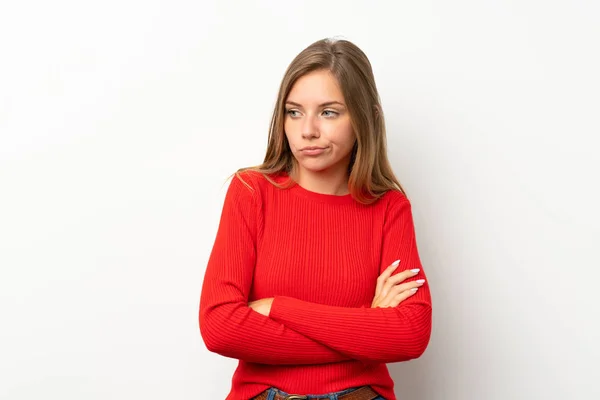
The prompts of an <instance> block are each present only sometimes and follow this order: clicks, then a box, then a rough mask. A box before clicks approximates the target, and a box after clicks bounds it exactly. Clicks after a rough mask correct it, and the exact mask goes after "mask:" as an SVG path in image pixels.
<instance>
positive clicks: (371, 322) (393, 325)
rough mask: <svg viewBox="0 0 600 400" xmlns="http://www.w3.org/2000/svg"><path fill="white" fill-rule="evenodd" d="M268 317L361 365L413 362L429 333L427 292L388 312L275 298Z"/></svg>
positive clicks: (424, 344)
mask: <svg viewBox="0 0 600 400" xmlns="http://www.w3.org/2000/svg"><path fill="white" fill-rule="evenodd" d="M423 292H425V291H423ZM270 318H271V319H273V320H274V321H276V322H280V323H282V324H284V325H285V326H286V327H288V328H291V329H293V330H294V331H296V332H298V333H300V334H302V335H304V336H306V337H308V338H310V339H313V340H315V341H317V342H319V343H321V344H322V345H324V346H327V347H330V348H332V349H334V350H336V351H338V352H340V353H342V354H345V355H346V356H348V357H351V358H353V359H358V360H361V361H363V362H386V363H389V362H398V361H406V360H410V359H414V358H417V357H419V356H420V355H421V354H422V353H423V352H424V351H425V348H426V347H427V344H428V342H429V338H430V334H431V303H430V300H429V294H428V293H427V294H425V293H424V294H422V295H421V298H420V299H416V300H413V301H412V302H411V303H410V304H404V305H403V304H400V305H399V306H397V307H390V308H346V307H337V306H328V305H323V304H316V303H311V302H306V301H302V300H298V299H295V298H291V297H285V296H279V297H275V299H274V301H273V304H272V307H271V313H270Z"/></svg>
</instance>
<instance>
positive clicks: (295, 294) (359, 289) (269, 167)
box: [199, 39, 432, 400]
mask: <svg viewBox="0 0 600 400" xmlns="http://www.w3.org/2000/svg"><path fill="white" fill-rule="evenodd" d="M431 313H432V312H431V297H430V292H429V286H428V285H427V284H426V282H425V273H424V271H423V268H422V266H421V262H420V259H419V255H418V251H417V244H416V240H415V229H414V226H413V218H412V213H411V203H410V201H409V199H408V198H407V196H406V195H405V192H404V190H403V188H402V187H401V185H400V184H399V183H398V180H397V179H396V177H395V176H394V174H393V172H392V169H391V167H390V164H389V162H388V158H387V154H386V138H385V124H384V118H383V112H382V109H381V104H380V100H379V94H378V92H377V88H376V86H375V80H374V77H373V72H372V69H371V65H370V63H369V60H368V59H367V57H366V56H365V54H364V53H363V52H362V51H361V50H360V49H359V48H358V47H357V46H356V45H354V44H353V43H351V42H349V41H345V40H339V41H334V40H328V39H325V40H320V41H317V42H315V43H313V44H312V45H310V46H309V47H307V48H306V49H305V50H303V51H302V52H301V53H300V54H298V56H296V58H295V59H294V60H293V61H292V63H291V64H290V66H289V67H288V69H287V71H286V73H285V76H284V78H283V81H282V83H281V87H280V90H279V95H278V98H277V103H276V105H275V111H274V113H273V118H272V121H271V127H270V132H269V140H268V148H267V154H266V156H265V159H264V162H263V163H262V164H261V165H259V166H257V167H251V168H244V169H241V170H239V171H238V172H237V173H236V174H235V176H234V177H233V179H232V181H231V183H230V185H229V188H228V190H227V194H226V196H225V202H224V206H223V211H222V214H221V220H220V224H219V228H218V232H217V235H216V239H215V243H214V246H213V249H212V252H211V255H210V258H209V261H208V266H207V268H206V274H205V277H204V282H203V285H202V294H201V298H200V314H199V322H200V332H201V335H202V338H203V340H204V342H205V344H206V346H207V348H208V349H209V350H210V351H212V352H216V353H218V354H221V355H223V356H226V357H231V358H236V359H238V360H239V364H238V367H237V369H236V371H235V373H234V375H233V379H232V387H231V390H230V392H229V395H228V396H227V399H235V400H247V399H261V400H281V399H288V400H291V399H331V400H336V399H337V400H371V399H389V400H393V399H395V395H394V383H393V381H392V379H391V377H390V375H389V373H388V369H387V366H386V363H392V362H399V361H405V360H410V359H414V358H417V357H419V356H420V355H421V354H422V353H423V352H424V351H425V348H426V347H427V344H428V342H429V337H430V333H431Z"/></svg>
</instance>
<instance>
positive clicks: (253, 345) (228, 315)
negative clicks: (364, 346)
mask: <svg viewBox="0 0 600 400" xmlns="http://www.w3.org/2000/svg"><path fill="white" fill-rule="evenodd" d="M247 180H248V179H246V176H244V181H247ZM257 190H258V189H252V190H251V189H249V188H248V187H247V186H245V185H244V183H243V182H242V181H241V180H240V179H239V178H238V177H237V176H234V178H233V179H232V181H231V184H230V185H229V188H228V190H227V194H226V195H225V201H224V205H223V210H222V214H221V219H220V222H219V228H218V231H217V235H216V239H215V242H214V245H213V248H212V251H211V254H210V257H209V261H208V265H207V267H206V272H205V275H204V281H203V283H202V292H201V295H200V309H199V326H200V333H201V336H202V339H203V340H204V343H205V345H206V347H207V348H208V350H209V351H211V352H215V353H218V354H221V355H223V356H225V357H230V358H236V359H240V360H245V361H249V362H257V363H262V364H319V363H331V362H338V361H343V360H348V359H349V357H347V356H344V355H342V354H340V353H339V352H337V351H335V350H333V349H330V348H329V347H327V346H326V345H323V344H320V343H317V342H316V341H314V340H312V339H309V338H307V337H305V336H304V335H302V334H300V333H298V332H296V331H294V330H292V329H290V328H288V327H286V326H284V325H283V324H282V323H280V322H276V321H273V320H272V319H270V318H269V317H266V316H264V315H262V314H260V313H258V312H256V311H254V310H253V309H251V308H250V307H248V295H249V291H250V288H251V285H252V278H253V273H254V265H255V260H256V233H257V204H256V203H257V202H256V196H257V194H256V193H255V192H256V191H257ZM253 191H254V192H253Z"/></svg>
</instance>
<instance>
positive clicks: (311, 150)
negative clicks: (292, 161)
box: [300, 146, 325, 156]
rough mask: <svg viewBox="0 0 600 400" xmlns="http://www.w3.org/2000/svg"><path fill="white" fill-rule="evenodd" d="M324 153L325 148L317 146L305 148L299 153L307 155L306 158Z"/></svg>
mask: <svg viewBox="0 0 600 400" xmlns="http://www.w3.org/2000/svg"><path fill="white" fill-rule="evenodd" d="M324 151H325V147H319V146H306V147H303V148H301V149H300V152H302V154H305V155H308V156H316V155H319V154H321V153H323V152H324Z"/></svg>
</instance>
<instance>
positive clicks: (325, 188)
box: [293, 165, 349, 196]
mask: <svg viewBox="0 0 600 400" xmlns="http://www.w3.org/2000/svg"><path fill="white" fill-rule="evenodd" d="M293 178H294V180H295V181H296V183H298V184H299V185H300V186H302V187H303V188H304V189H306V190H310V191H311V192H316V193H322V194H333V195H336V196H343V195H346V194H348V193H349V191H348V178H349V176H348V166H347V165H342V166H341V167H338V168H336V169H327V170H325V171H319V172H314V171H309V170H306V169H304V168H302V167H301V166H298V169H297V172H296V174H295V176H294V177H293Z"/></svg>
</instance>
